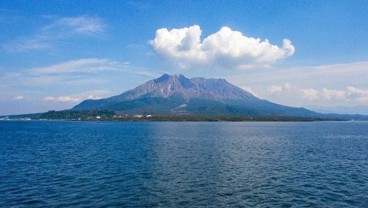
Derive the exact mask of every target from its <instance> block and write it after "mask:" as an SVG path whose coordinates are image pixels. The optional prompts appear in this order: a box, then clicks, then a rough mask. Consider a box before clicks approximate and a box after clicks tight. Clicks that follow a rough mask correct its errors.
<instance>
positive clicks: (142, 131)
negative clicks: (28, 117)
mask: <svg viewBox="0 0 368 208" xmlns="http://www.w3.org/2000/svg"><path fill="white" fill-rule="evenodd" d="M201 206H206V207H225V206H227V207H239V206H244V207H368V123H367V122H290V123H289V122H65V121H1V122H0V207H201Z"/></svg>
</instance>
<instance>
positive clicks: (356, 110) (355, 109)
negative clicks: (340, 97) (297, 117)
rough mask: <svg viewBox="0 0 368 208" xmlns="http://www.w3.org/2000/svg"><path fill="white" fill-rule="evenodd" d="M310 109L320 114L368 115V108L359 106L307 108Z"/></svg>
mask: <svg viewBox="0 0 368 208" xmlns="http://www.w3.org/2000/svg"><path fill="white" fill-rule="evenodd" d="M307 107H308V108H309V109H312V110H314V111H316V112H319V113H337V114H363V115H368V106H365V105H357V106H351V107H347V106H332V107H326V106H307Z"/></svg>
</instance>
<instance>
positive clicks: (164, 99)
mask: <svg viewBox="0 0 368 208" xmlns="http://www.w3.org/2000/svg"><path fill="white" fill-rule="evenodd" d="M73 110H114V111H117V112H121V113H126V114H155V115H158V114H162V115H167V114H169V115H183V114H185V115H186V114H187V115H255V116H256V115H257V116H259V115H262V116H298V117H316V116H318V115H319V114H318V113H315V112H313V111H309V110H306V109H304V108H293V107H288V106H283V105H279V104H276V103H272V102H269V101H267V100H262V99H259V98H257V97H255V96H254V95H252V94H251V93H249V92H247V91H245V90H243V89H240V88H239V87H236V86H234V85H232V84H230V83H229V82H227V81H226V80H224V79H205V78H191V79H188V78H186V77H185V76H183V75H180V74H179V75H168V74H164V75H163V76H161V77H159V78H157V79H154V80H150V81H148V82H146V83H144V84H142V85H140V86H138V87H136V88H134V89H132V90H129V91H126V92H124V93H122V94H120V95H117V96H113V97H110V98H106V99H99V100H85V101H83V102H81V103H80V104H78V105H76V106H75V107H74V108H73Z"/></svg>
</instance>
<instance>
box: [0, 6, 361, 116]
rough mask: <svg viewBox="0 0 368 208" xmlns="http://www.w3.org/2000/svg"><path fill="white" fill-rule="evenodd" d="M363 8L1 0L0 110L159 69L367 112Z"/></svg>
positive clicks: (104, 88)
mask: <svg viewBox="0 0 368 208" xmlns="http://www.w3.org/2000/svg"><path fill="white" fill-rule="evenodd" d="M367 11H368V2H367V1H359V0H356V1H343V0H341V1H328V0H326V1H301V0H300V1H108V2H106V1H16V0H8V1H7V0H5V1H1V2H0V28H1V29H0V31H1V32H0V115H4V114H18V113H30V112H43V111H47V110H52V109H55V110H61V109H66V108H70V107H72V106H74V105H75V104H77V103H78V102H80V101H82V100H83V99H87V98H94V99H96V98H103V97H108V96H112V95H116V94H120V93H122V92H124V91H126V90H128V89H131V88H134V87H136V86H137V85H139V84H141V83H143V82H145V81H147V80H150V79H153V78H156V77H158V76H160V75H161V74H163V73H169V74H177V73H181V74H184V75H185V76H187V77H193V76H202V77H207V78H210V77H213V78H226V79H227V80H228V81H230V82H231V83H233V84H235V85H237V86H240V87H242V88H243V89H245V90H248V91H250V92H252V93H254V94H255V95H257V96H259V97H261V98H264V99H268V100H271V101H274V102H278V103H281V104H285V105H291V106H303V107H310V106H313V107H316V108H317V107H318V108H319V107H321V108H322V107H323V108H333V107H334V106H347V107H352V106H368V84H367V80H368V21H366V20H367V19H368V12H367ZM360 109H362V108H360ZM363 109H364V108H363ZM362 113H365V112H363V111H362Z"/></svg>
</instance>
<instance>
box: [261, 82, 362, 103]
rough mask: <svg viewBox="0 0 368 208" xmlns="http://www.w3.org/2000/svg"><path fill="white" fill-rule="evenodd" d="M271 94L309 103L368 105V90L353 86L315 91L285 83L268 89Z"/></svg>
mask: <svg viewBox="0 0 368 208" xmlns="http://www.w3.org/2000/svg"><path fill="white" fill-rule="evenodd" d="M268 91H269V92H270V93H271V94H276V95H291V96H293V97H294V98H298V97H300V98H303V99H305V100H309V101H317V100H320V101H340V102H355V103H359V104H367V103H368V89H360V88H356V87H352V86H348V87H346V89H327V88H322V89H315V88H299V87H297V86H295V85H291V84H289V83H285V84H284V85H283V86H278V85H273V86H271V87H269V88H268Z"/></svg>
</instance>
